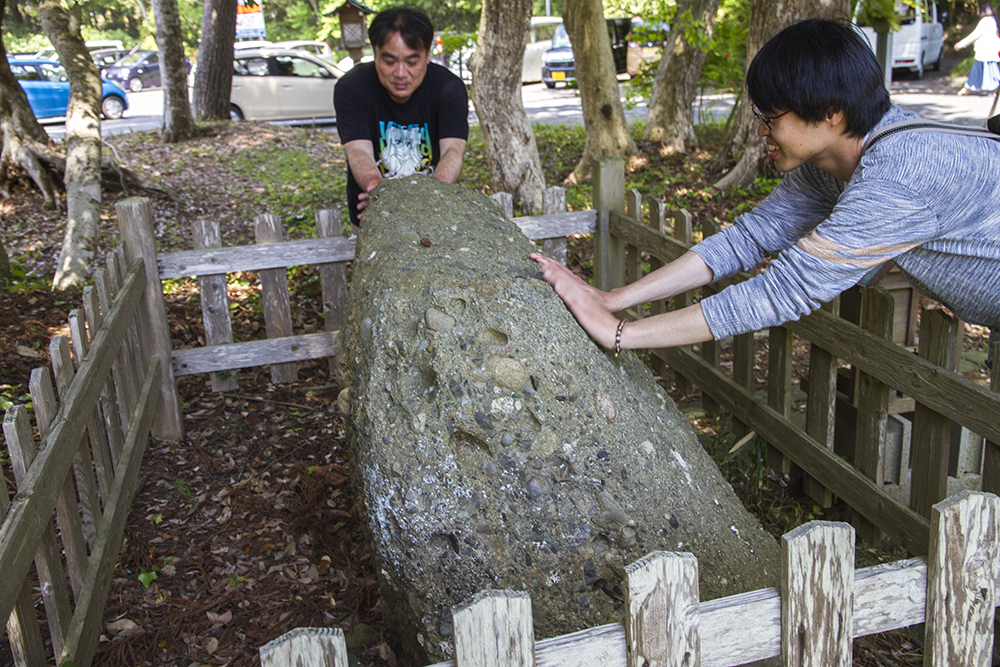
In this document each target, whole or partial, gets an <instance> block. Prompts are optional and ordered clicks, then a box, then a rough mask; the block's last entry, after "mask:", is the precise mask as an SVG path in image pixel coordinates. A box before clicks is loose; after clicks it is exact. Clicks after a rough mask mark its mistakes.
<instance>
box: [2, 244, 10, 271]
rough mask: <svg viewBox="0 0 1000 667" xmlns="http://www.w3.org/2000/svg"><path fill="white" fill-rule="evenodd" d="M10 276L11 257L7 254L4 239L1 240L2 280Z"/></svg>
mask: <svg viewBox="0 0 1000 667" xmlns="http://www.w3.org/2000/svg"><path fill="white" fill-rule="evenodd" d="M7 278H10V257H8V256H7V249H6V248H4V247H3V240H0V280H6V279H7Z"/></svg>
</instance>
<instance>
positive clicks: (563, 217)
mask: <svg viewBox="0 0 1000 667" xmlns="http://www.w3.org/2000/svg"><path fill="white" fill-rule="evenodd" d="M511 222H513V223H514V224H515V225H517V226H518V227H520V228H521V231H522V232H523V233H524V235H525V236H527V237H528V238H529V239H531V240H532V241H540V240H543V239H558V238H565V237H567V236H576V235H577V234H593V233H594V232H595V231H596V230H597V211H594V210H588V211H573V212H571V213H558V214H553V215H532V216H523V217H519V218H514V219H513V220H511Z"/></svg>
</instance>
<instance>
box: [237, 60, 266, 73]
mask: <svg viewBox="0 0 1000 667" xmlns="http://www.w3.org/2000/svg"><path fill="white" fill-rule="evenodd" d="M233 74H234V75H236V76H267V75H268V74H270V72H268V70H267V58H238V59H236V60H234V61H233Z"/></svg>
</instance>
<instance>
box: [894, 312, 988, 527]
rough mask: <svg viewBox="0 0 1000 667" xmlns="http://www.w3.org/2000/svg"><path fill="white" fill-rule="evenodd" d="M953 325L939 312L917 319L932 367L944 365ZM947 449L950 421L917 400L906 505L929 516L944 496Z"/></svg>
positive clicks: (952, 345) (922, 347)
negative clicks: (908, 498)
mask: <svg viewBox="0 0 1000 667" xmlns="http://www.w3.org/2000/svg"><path fill="white" fill-rule="evenodd" d="M955 325H956V323H955V319H954V318H952V317H950V316H948V315H946V314H945V313H943V312H942V311H940V310H925V311H924V313H923V315H922V316H921V318H920V348H919V353H920V358H921V359H925V360H927V361H928V362H930V363H932V364H934V365H935V366H941V367H944V366H947V364H948V358H949V356H951V354H952V350H954V349H955V336H956V333H957V332H956V326H955ZM942 372H944V373H947V371H942ZM998 414H1000V413H998ZM995 418H996V415H994V420H996V419H995ZM950 450H951V420H950V419H948V418H947V417H946V416H944V415H941V414H938V413H937V412H936V411H935V410H934V409H933V408H930V407H926V406H924V405H923V404H922V403H920V402H919V401H918V403H917V407H916V409H915V410H914V413H913V439H912V444H911V446H910V468H911V469H912V471H913V475H912V479H911V480H910V507H912V508H913V510H914V511H916V512H918V513H919V514H922V515H924V516H926V517H930V516H931V507H932V506H933V505H934V504H935V503H938V502H940V501H942V500H944V499H945V497H946V496H947V495H948V460H949V456H950Z"/></svg>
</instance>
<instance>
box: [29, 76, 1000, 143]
mask: <svg viewBox="0 0 1000 667" xmlns="http://www.w3.org/2000/svg"><path fill="white" fill-rule="evenodd" d="M952 64H953V63H951V62H948V61H945V62H944V63H942V71H940V72H930V71H928V72H926V73H925V74H924V78H923V79H921V80H919V81H917V80H912V79H907V78H904V77H898V78H897V80H895V81H893V82H892V88H891V90H890V94H891V95H892V99H893V101H894V102H895V103H896V104H899V105H900V106H901V107H903V108H904V109H908V110H912V111H915V112H917V113H919V114H920V115H921V116H923V117H924V118H928V119H931V120H941V121H947V122H951V123H959V124H962V125H982V124H983V123H984V122H985V121H986V118H987V115H988V114H989V111H990V107H991V105H992V104H993V99H994V96H993V94H992V93H990V94H986V95H968V96H963V97H959V96H958V95H956V93H957V91H958V90H959V88H961V86H962V83H963V81H962V80H961V79H952V78H951V77H950V75H949V74H948V72H949V70H950V69H951V65H952ZM623 85H625V84H623ZM521 97H522V100H523V102H524V108H525V111H527V113H528V116H529V117H530V118H531V119H532V121H534V122H538V123H563V124H578V123H581V122H583V114H582V111H581V109H580V97H579V94H578V91H577V89H575V88H562V87H559V88H554V89H549V88H546V87H545V85H544V84H541V83H535V84H530V85H526V86H524V87H523V88H522V89H521ZM128 100H129V108H128V110H127V111H126V112H125V115H124V116H123V118H122V119H121V120H116V121H104V122H103V123H102V124H101V130H102V133H103V134H104V136H110V135H114V134H120V133H122V132H132V131H137V130H151V129H156V128H159V127H160V126H161V125H162V123H163V118H162V116H163V91H162V90H160V89H153V90H144V91H142V92H139V93H128ZM732 106H733V96H732V95H705V96H703V97H700V98H699V99H698V102H697V103H696V105H695V112H696V114H700V116H701V117H702V118H706V119H707V118H716V119H722V118H725V116H726V115H727V114H728V113H729V111H730V110H731V109H732ZM994 113H996V112H994ZM626 116H627V117H628V119H629V120H636V119H640V118H645V116H646V106H645V104H643V105H640V106H639V107H637V108H635V109H632V110H626ZM470 117H471V119H472V120H473V121H474V120H475V112H474V111H473V112H472V113H470ZM699 120H700V118H699V117H698V116H696V118H695V121H696V122H697V121H699ZM46 129H47V130H48V132H49V134H50V135H51V136H53V137H61V136H62V135H63V133H64V132H65V128H64V126H63V125H62V124H61V123H57V124H50V125H48V126H47V128H46ZM326 129H329V130H331V131H335V129H336V128H335V126H326Z"/></svg>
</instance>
